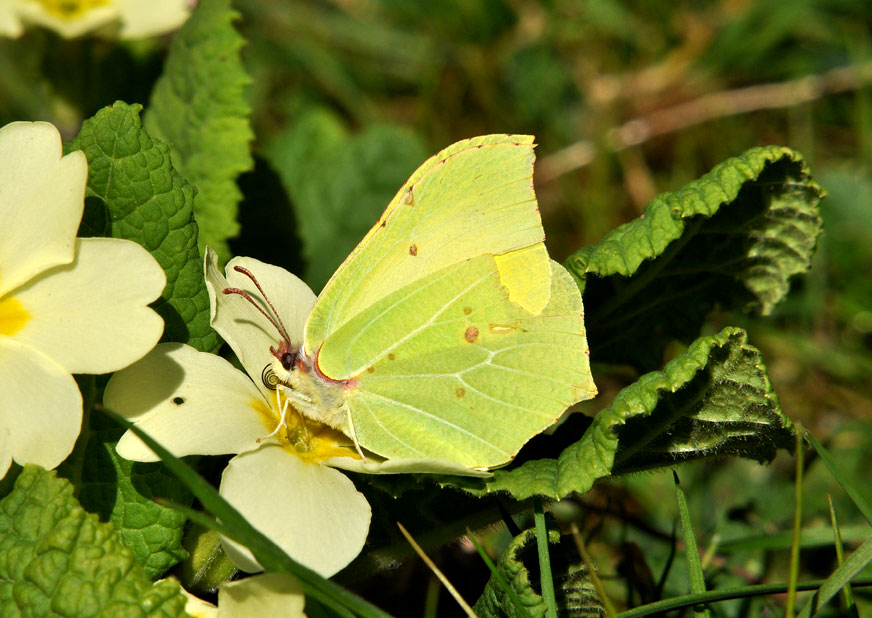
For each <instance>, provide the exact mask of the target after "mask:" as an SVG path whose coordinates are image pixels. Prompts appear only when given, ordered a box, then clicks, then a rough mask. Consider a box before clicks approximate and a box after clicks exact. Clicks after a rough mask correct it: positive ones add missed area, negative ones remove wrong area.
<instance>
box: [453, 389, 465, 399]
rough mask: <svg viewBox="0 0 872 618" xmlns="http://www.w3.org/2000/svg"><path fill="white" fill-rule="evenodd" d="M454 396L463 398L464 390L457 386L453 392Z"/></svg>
mask: <svg viewBox="0 0 872 618" xmlns="http://www.w3.org/2000/svg"><path fill="white" fill-rule="evenodd" d="M454 394H455V395H457V397H458V398H459V397H463V396H464V395H465V394H466V389H465V388H463V387H462V386H458V387H457V390H456V391H454Z"/></svg>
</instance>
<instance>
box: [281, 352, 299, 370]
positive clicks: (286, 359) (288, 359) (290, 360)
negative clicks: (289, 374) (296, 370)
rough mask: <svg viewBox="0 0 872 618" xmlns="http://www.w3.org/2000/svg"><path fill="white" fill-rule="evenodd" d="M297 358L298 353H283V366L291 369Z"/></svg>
mask: <svg viewBox="0 0 872 618" xmlns="http://www.w3.org/2000/svg"><path fill="white" fill-rule="evenodd" d="M295 360H297V359H296V354H291V353H290V352H285V353H284V354H282V367H284V369H285V371H290V370H291V367H293V366H294V361H295Z"/></svg>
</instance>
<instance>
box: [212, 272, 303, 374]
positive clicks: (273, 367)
mask: <svg viewBox="0 0 872 618" xmlns="http://www.w3.org/2000/svg"><path fill="white" fill-rule="evenodd" d="M233 270H235V271H236V272H238V273H241V274H243V275H245V276H246V277H248V278H249V279H251V282H252V283H254V285H255V287H256V288H257V291H258V292H260V296H261V298H262V299H263V301H264V302H265V303H266V306H267V307H268V308H269V311H267V310H266V309H265V308H264V307H262V306H261V304H260V303H257V302H255V300H254V299H253V298H252V297H251V295H250V294H249V293H248V292H246V291H245V290H243V289H240V288H230V287H228V288H224V289H223V290H222V292H223V293H224V294H237V295H239V296H241V297H242V298H244V299H245V300H247V301H248V302H249V303H250V304H251V306H252V307H254V308H255V309H257V310H258V311H259V312H260V313H261V315H263V317H265V318H266V319H267V321H268V322H269V323H270V324H272V326H273V327H274V328H275V329H276V333H277V334H278V343H277V345H274V346H270V348H269V351H270V354H271V355H272V356H273V360H272V362H271V363H269V364H268V365H267V366H266V367H264V369H263V373H262V374H261V378H262V380H263V383H264V385H266V387H267V388H270V389H275V388H276V386H278V385H279V384H285V385H287V384H288V383H289V381H290V377H291V373H293V371H294V370H295V368H302V359H303V354H302V353H301V350H300V348H299V347H296V346H294V345H293V344H292V343H291V337H290V335H289V334H288V329H287V328H285V324H284V322H282V317H281V316H280V315H279V312H278V311H276V308H275V305H273V303H272V301H271V300H270V299H269V296H268V295H267V293H266V292H265V291H264V289H263V288H262V287H261V285H260V283H259V282H258V280H257V278H256V277H255V276H254V274H253V273H252V272H251V271H250V270H248V269H247V268H244V267H242V266H234V267H233Z"/></svg>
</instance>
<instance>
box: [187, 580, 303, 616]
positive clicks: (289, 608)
mask: <svg viewBox="0 0 872 618" xmlns="http://www.w3.org/2000/svg"><path fill="white" fill-rule="evenodd" d="M182 592H183V593H184V595H185V596H186V597H187V598H188V602H187V603H186V604H185V612H186V613H187V614H190V615H191V616H193V617H194V618H263V617H264V616H283V617H285V618H305V617H306V614H305V612H303V607H304V606H305V604H306V599H305V597H304V596H303V589H302V588H301V587H300V583H299V582H298V581H297V580H296V578H294V577H292V576H290V575H285V574H284V573H266V574H264V575H255V576H253V577H247V578H245V579H240V580H236V581H233V582H225V583H223V584H221V586H220V587H219V588H218V606H217V607H216V606H215V605H212V604H211V603H208V602H206V601H203V600H202V599H200V598H198V597H195V596H193V595H192V594H190V593H189V592H187V591H186V590H185V589H184V588H183V589H182Z"/></svg>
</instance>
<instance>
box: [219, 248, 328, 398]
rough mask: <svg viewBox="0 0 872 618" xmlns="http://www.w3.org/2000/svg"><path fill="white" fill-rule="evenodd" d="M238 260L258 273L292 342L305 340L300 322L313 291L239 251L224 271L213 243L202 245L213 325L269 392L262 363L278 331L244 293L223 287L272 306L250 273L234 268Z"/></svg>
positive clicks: (269, 356)
mask: <svg viewBox="0 0 872 618" xmlns="http://www.w3.org/2000/svg"><path fill="white" fill-rule="evenodd" d="M236 266H239V267H243V268H246V269H248V270H249V271H250V272H251V273H252V274H253V275H254V276H255V277H256V278H257V281H258V283H260V286H261V287H262V288H263V290H264V292H266V294H267V296H268V297H269V300H270V302H272V304H273V306H274V307H275V309H276V311H278V314H279V317H280V318H281V321H282V323H283V324H284V327H285V330H286V331H287V334H288V335H289V336H290V339H291V344H292V345H294V346H299V345H301V343H302V341H303V328H304V327H305V325H306V318H307V317H308V316H309V312H310V311H311V310H312V306H313V305H314V304H315V293H314V292H312V290H311V289H310V288H309V286H308V285H306V284H305V283H303V282H302V281H301V280H300V279H298V278H297V277H296V276H294V275H292V274H291V273H289V272H288V271H286V270H285V269H284V268H279V267H278V266H273V265H271V264H265V263H263V262H261V261H259V260H255V259H253V258H246V257H237V258H233V259H232V260H230V262H228V264H227V268H226V271H227V276H226V277H225V276H224V275H223V274H222V273H221V271H220V269H219V268H218V256H217V255H215V252H214V251H212V249H210V248H207V249H206V287H207V289H208V290H209V302H210V304H211V310H212V328H214V329H215V330H216V331H217V332H218V334H219V335H221V336H222V337H223V338H224V340H225V341H226V342H227V343H228V344H229V345H230V347H231V348H233V351H234V352H235V353H236V356H237V357H238V358H239V361H240V362H241V363H242V366H243V367H245V370H246V371H247V372H248V374H249V375H250V376H251V378H252V379H253V380H254V381H255V382H257V383H258V387H259V388H261V390H262V391H263V392H264V396H269V394H268V390H267V389H266V387H264V386H263V382H262V380H261V374H262V373H263V369H264V367H266V366H267V365H269V364H270V363H272V361H273V356H272V354H271V353H270V351H269V350H270V347H274V346H277V345H278V343H279V341H281V339H282V335H281V334H280V333H279V330H278V329H277V328H276V327H275V326H274V325H273V324H271V323H270V322H269V320H267V319H266V318H265V317H264V316H263V315H262V314H261V313H260V312H258V311H257V309H255V308H254V307H253V306H252V304H251V303H250V302H248V301H247V300H245V299H244V298H243V297H242V296H239V295H238V294H224V293H223V292H222V291H223V290H224V289H225V288H239V289H241V290H243V291H245V292H247V293H248V295H249V297H250V298H252V299H253V300H255V301H256V302H258V304H259V305H260V307H261V308H262V309H263V310H264V311H265V312H267V313H268V314H270V315H272V309H271V308H270V307H269V305H268V304H267V303H266V302H264V299H263V295H262V294H261V293H260V292H259V291H258V289H257V287H256V286H255V285H254V283H253V282H252V281H251V279H249V278H248V277H247V276H245V275H244V274H242V273H240V272H237V271H235V270H234V267H236Z"/></svg>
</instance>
